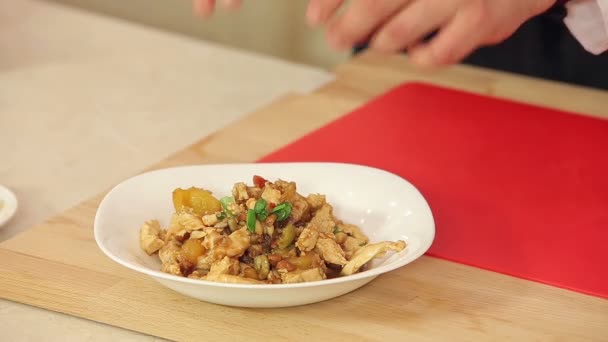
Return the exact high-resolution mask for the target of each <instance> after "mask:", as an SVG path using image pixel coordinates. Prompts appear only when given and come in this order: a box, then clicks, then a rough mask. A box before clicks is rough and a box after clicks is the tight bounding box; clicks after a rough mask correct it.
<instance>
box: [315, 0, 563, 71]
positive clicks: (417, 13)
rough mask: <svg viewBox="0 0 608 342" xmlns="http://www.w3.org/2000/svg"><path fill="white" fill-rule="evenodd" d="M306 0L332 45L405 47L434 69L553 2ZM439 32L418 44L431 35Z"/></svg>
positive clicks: (383, 49)
mask: <svg viewBox="0 0 608 342" xmlns="http://www.w3.org/2000/svg"><path fill="white" fill-rule="evenodd" d="M344 3H345V1H344V0H310V2H309V6H308V11H307V18H308V21H309V22H310V23H311V24H313V25H321V26H326V27H327V39H328V41H329V43H330V45H332V46H333V47H334V48H336V49H349V48H351V47H353V46H354V45H355V44H357V43H361V42H364V41H365V40H367V39H371V43H370V49H371V50H376V51H380V52H384V53H394V52H399V51H403V50H407V51H408V55H409V58H410V60H411V61H412V62H414V63H415V64H418V65H420V66H427V67H437V66H442V65H449V64H453V63H457V62H459V61H461V60H462V59H464V58H465V57H466V56H467V55H469V54H470V53H471V52H473V51H474V50H475V49H477V48H478V47H481V46H484V45H493V44H497V43H499V42H501V41H503V40H504V39H506V38H508V37H509V36H510V35H511V34H513V32H514V31H515V30H516V29H517V28H518V27H519V26H521V25H522V24H523V23H524V22H525V21H526V20H528V19H529V18H531V17H533V16H535V15H538V14H540V13H542V12H544V11H545V10H547V9H548V8H550V7H551V6H552V5H553V4H554V3H555V0H386V1H377V0H353V1H352V3H351V4H350V5H349V7H348V8H346V9H345V11H344V12H343V14H340V15H338V13H337V12H338V9H339V8H340V7H342V5H343V4H344ZM435 30H438V34H437V35H436V36H435V37H433V38H432V39H430V40H429V41H427V42H422V39H423V38H425V37H426V36H427V35H429V34H430V33H433V32H434V31H435Z"/></svg>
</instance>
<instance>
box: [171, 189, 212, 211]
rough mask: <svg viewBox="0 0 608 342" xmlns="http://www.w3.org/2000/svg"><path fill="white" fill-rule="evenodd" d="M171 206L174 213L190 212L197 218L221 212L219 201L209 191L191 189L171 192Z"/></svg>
mask: <svg viewBox="0 0 608 342" xmlns="http://www.w3.org/2000/svg"><path fill="white" fill-rule="evenodd" d="M173 206H174V207H175V211H176V212H180V211H182V210H184V209H189V210H192V213H193V214H195V215H198V216H203V215H209V214H213V213H216V212H218V211H220V210H222V205H221V203H220V201H219V200H218V199H217V198H215V197H213V195H212V194H211V192H210V191H207V190H204V189H200V188H195V187H191V188H189V189H179V188H178V189H175V190H174V191H173Z"/></svg>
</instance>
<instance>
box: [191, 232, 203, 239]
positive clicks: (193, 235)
mask: <svg viewBox="0 0 608 342" xmlns="http://www.w3.org/2000/svg"><path fill="white" fill-rule="evenodd" d="M205 235H207V232H206V231H204V230H196V231H193V232H192V233H190V239H202V238H204V237H205Z"/></svg>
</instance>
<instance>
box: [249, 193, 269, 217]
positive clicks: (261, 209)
mask: <svg viewBox="0 0 608 342" xmlns="http://www.w3.org/2000/svg"><path fill="white" fill-rule="evenodd" d="M267 205H268V203H267V202H266V201H265V200H264V199H263V198H260V199H259V200H258V201H257V202H255V207H254V208H253V210H254V211H255V213H256V214H257V215H258V218H259V219H260V220H262V221H264V220H266V218H267V217H268V212H267V211H266V206H267Z"/></svg>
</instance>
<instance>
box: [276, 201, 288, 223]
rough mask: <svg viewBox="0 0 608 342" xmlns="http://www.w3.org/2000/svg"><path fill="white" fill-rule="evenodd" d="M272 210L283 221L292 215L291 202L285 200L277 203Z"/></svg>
mask: <svg viewBox="0 0 608 342" xmlns="http://www.w3.org/2000/svg"><path fill="white" fill-rule="evenodd" d="M272 212H273V213H274V214H276V215H277V220H278V221H283V220H285V219H287V218H288V217H289V215H291V203H289V202H285V203H281V204H279V205H277V206H276V207H275V208H274V209H273V210H272Z"/></svg>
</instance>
